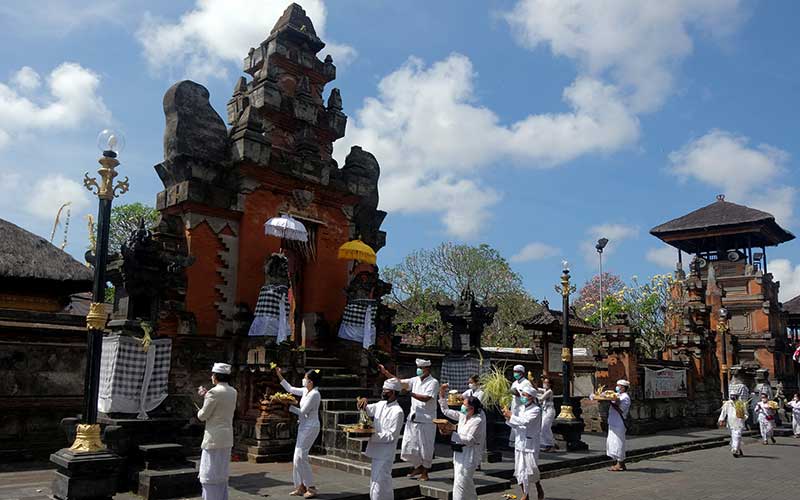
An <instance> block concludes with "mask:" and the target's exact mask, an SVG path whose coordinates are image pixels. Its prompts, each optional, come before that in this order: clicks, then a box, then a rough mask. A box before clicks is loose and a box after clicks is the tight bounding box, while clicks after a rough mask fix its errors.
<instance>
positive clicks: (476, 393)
mask: <svg viewBox="0 0 800 500" xmlns="http://www.w3.org/2000/svg"><path fill="white" fill-rule="evenodd" d="M467 386H468V387H469V388H468V389H467V390H466V391H464V392H462V393H461V397H462V398H463V399H467V398H468V397H470V396H472V397H475V398H478V399H479V400H480V401H481V403H483V387H481V378H480V376H479V375H472V376H471V377H470V378H469V381H468V382H467Z"/></svg>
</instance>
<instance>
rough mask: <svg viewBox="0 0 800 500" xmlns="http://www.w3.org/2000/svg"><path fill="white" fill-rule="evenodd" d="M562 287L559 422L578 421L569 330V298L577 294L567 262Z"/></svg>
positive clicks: (557, 287)
mask: <svg viewBox="0 0 800 500" xmlns="http://www.w3.org/2000/svg"><path fill="white" fill-rule="evenodd" d="M561 265H562V268H563V270H562V272H561V285H560V286H559V285H556V292H558V293H560V294H561V299H562V300H561V302H562V312H561V323H562V325H561V343H562V344H561V345H562V348H561V377H562V380H563V387H564V389H563V393H564V395H563V399H562V402H561V412H560V413H559V414H558V419H559V420H577V418H576V417H575V414H574V413H573V412H572V404H571V399H572V398H571V396H570V393H571V392H572V390H571V374H572V334H571V332H570V330H569V296H570V294H572V293H574V292H575V285H572V284H571V283H570V276H569V262H567V261H566V260H565V261H563V262H562V263H561Z"/></svg>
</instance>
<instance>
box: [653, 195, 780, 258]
mask: <svg viewBox="0 0 800 500" xmlns="http://www.w3.org/2000/svg"><path fill="white" fill-rule="evenodd" d="M650 234H652V235H653V236H655V237H657V238H659V239H661V240H663V241H664V242H666V243H668V244H670V245H672V246H674V247H676V248H680V249H681V250H684V251H686V252H689V253H695V252H697V251H702V250H709V249H708V248H703V245H699V244H698V243H697V241H696V240H698V239H700V238H706V237H709V238H710V237H714V236H718V237H728V238H730V237H735V236H736V235H742V236H743V237H744V236H745V235H746V236H747V238H749V240H746V241H750V242H751V244H752V246H754V247H759V246H774V245H778V244H779V243H783V242H786V241H790V240H793V239H794V235H793V234H792V233H790V232H789V231H787V230H785V229H783V228H782V227H781V226H779V225H778V223H777V222H775V217H774V216H773V215H772V214H770V213H767V212H763V211H761V210H756V209H755V208H750V207H746V206H744V205H738V204H736V203H731V202H729V201H725V197H724V196H722V195H720V196H717V200H716V201H715V202H714V203H712V204H710V205H706V206H705V207H703V208H698V209H697V210H695V211H693V212H690V213H688V214H686V215H684V216H682V217H678V218H677V219H673V220H671V221H669V222H665V223H664V224H661V225H659V226H656V227H654V228H653V229H651V230H650ZM742 241H745V240H744V239H742Z"/></svg>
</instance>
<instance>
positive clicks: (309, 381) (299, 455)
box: [275, 367, 322, 498]
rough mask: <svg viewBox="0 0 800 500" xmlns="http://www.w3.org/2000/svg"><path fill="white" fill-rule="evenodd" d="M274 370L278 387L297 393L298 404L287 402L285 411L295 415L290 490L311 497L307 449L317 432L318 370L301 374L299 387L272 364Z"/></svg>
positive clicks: (292, 493) (312, 488) (311, 485)
mask: <svg viewBox="0 0 800 500" xmlns="http://www.w3.org/2000/svg"><path fill="white" fill-rule="evenodd" d="M275 373H276V374H277V375H278V378H279V379H280V381H281V387H283V388H284V390H286V392H288V393H290V394H293V395H295V396H300V406H299V407H298V406H291V407H289V411H290V412H292V413H294V414H295V415H297V424H298V426H297V442H296V443H295V445H294V458H293V460H292V481H293V482H294V491H292V492H291V493H290V495H292V496H303V497H305V498H314V497H316V496H317V487H316V486H314V477H313V475H312V473H311V463H310V462H309V460H308V452H309V451H311V447H312V446H314V441H316V440H317V436H318V435H319V427H320V426H319V405H320V402H321V401H322V396H321V395H320V393H319V389H317V387H319V383H320V379H321V378H322V377H321V376H320V374H319V371H318V370H311V371H309V372H308V373H306V375H305V377H303V382H302V384H301V387H293V386H292V385H291V384H290V383H289V382H287V381H286V379H284V378H283V372H282V371H281V369H280V367H278V368H275Z"/></svg>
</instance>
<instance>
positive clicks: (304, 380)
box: [303, 378, 308, 388]
mask: <svg viewBox="0 0 800 500" xmlns="http://www.w3.org/2000/svg"><path fill="white" fill-rule="evenodd" d="M303 387H306V388H308V379H307V378H304V379H303Z"/></svg>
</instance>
